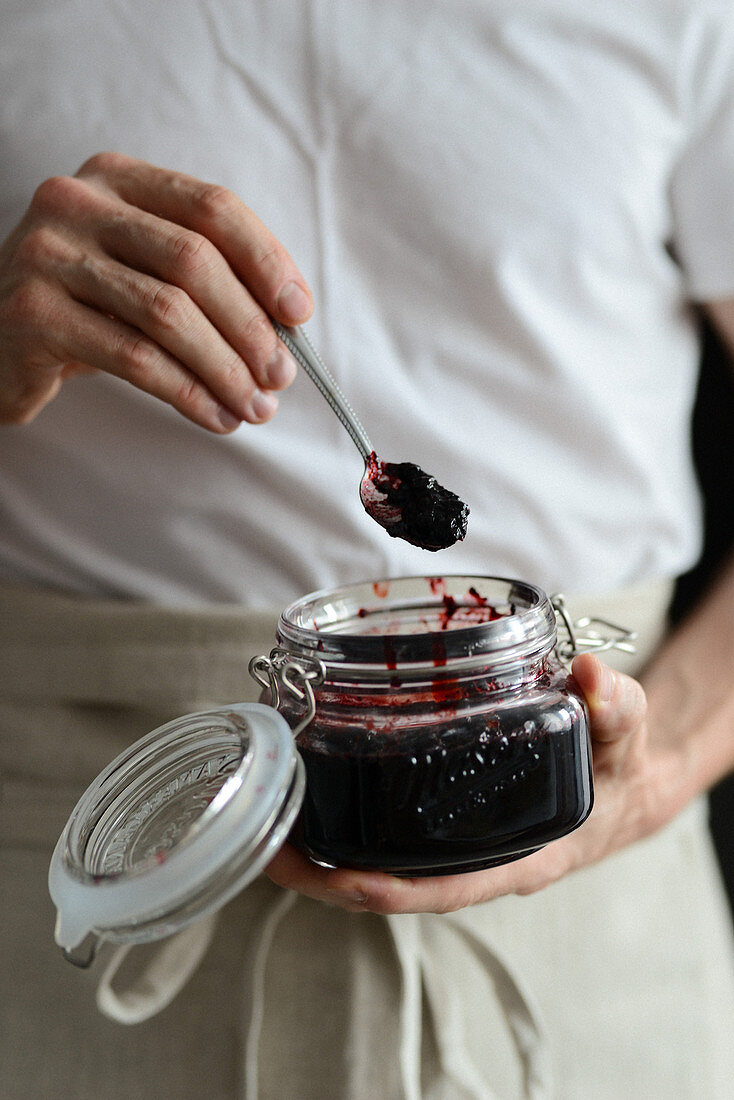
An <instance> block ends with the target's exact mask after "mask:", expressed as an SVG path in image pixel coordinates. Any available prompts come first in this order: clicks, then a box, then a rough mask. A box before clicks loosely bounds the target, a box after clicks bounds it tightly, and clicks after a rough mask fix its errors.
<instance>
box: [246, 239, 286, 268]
mask: <svg viewBox="0 0 734 1100" xmlns="http://www.w3.org/2000/svg"><path fill="white" fill-rule="evenodd" d="M254 259H255V263H256V264H257V266H258V267H259V268H262V269H263V270H269V271H279V270H280V269H281V268H284V267H285V266H286V263H287V260H288V254H287V253H286V250H285V248H283V246H282V245H281V244H278V242H277V241H273V242H271V243H269V244H268V245H264V246H263V247H262V248H261V249H260V250H259V251H258V252H257V253H256V254H255V257H254Z"/></svg>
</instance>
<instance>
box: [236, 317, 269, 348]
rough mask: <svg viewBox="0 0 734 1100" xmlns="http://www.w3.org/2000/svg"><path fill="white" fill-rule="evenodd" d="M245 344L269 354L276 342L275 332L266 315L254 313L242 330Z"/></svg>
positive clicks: (245, 322)
mask: <svg viewBox="0 0 734 1100" xmlns="http://www.w3.org/2000/svg"><path fill="white" fill-rule="evenodd" d="M241 337H242V341H243V343H244V344H246V345H247V347H249V348H252V349H253V350H256V351H259V352H261V353H262V354H265V353H267V354H269V353H270V352H271V351H272V350H273V348H274V346H275V342H276V338H275V330H274V329H273V326H272V325H271V323H270V321H268V319H267V317H266V316H265V314H264V313H260V312H258V313H252V314H250V316H249V317H248V318H247V320H246V321H244V323H243V325H242V329H241Z"/></svg>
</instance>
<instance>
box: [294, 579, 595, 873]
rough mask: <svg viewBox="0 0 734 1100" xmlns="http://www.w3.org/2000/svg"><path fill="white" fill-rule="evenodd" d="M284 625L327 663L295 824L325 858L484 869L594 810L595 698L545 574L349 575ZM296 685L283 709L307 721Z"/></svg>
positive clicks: (304, 750) (300, 838) (397, 866)
mask: <svg viewBox="0 0 734 1100" xmlns="http://www.w3.org/2000/svg"><path fill="white" fill-rule="evenodd" d="M277 640H278V646H279V648H278V650H276V651H274V653H277V654H278V655H279V657H280V659H281V661H283V660H285V662H286V664H287V663H288V662H290V661H292V662H295V663H296V665H299V664H300V667H301V668H313V667H318V668H319V670H320V674H322V675H323V679H322V681H321V682H320V683H318V684H317V685H316V686H313V687H312V688H310V689H309V690H312V691H313V705H314V707H315V710H314V714H313V718H312V720H311V721H310V722H309V723H308V724H307V725H306V726H305V727H304V728H302V729H300V731H299V732H298V733H297V735H296V743H297V747H298V751H299V753H300V756H301V758H302V759H303V761H304V763H305V766H306V794H305V800H304V803H303V806H302V809H301V812H300V815H299V818H298V821H297V823H296V827H295V829H294V831H293V833H292V835H291V840H292V841H293V842H294V843H295V844H296V845H297V846H299V847H300V848H302V849H303V850H304V851H305V852H306V853H307V854H308V855H309V856H310V857H311V858H312V859H314V860H315V861H316V862H318V863H322V864H326V865H329V866H345V867H363V868H372V869H380V870H385V871H388V872H390V873H392V874H397V875H411V876H419V875H435V874H453V873H457V872H462V871H472V870H478V869H480V868H482V867H491V866H493V865H496V864H500V863H507V862H509V861H511V860H514V859H518V858H520V857H521V856H524V855H528V854H529V853H531V852H533V851H536V850H537V849H539V848H541V847H543V846H544V845H545V844H547V843H549V842H550V841H552V840H555V839H557V838H558V837H561V836H563V835H564V834H566V833H568V832H570V831H571V830H573V829H575V828H576V827H577V826H579V825H580V824H581V823H582V822H583V821H584V820H585V819H586V817H587V816H588V814H589V812H590V811H591V807H592V802H593V786H592V772H591V758H590V748H589V735H588V724H587V716H586V710H585V706H584V703H583V701H582V699H581V697H580V694H579V693H578V690H577V689H576V688H575V685H574V682H573V679H572V678H571V677H570V675H569V673H568V672H567V670H566V669H565V668H564V666H563V665H562V664H561V662H560V661H559V660H558V658H557V657H556V655H555V651H554V649H555V644H556V618H555V612H554V609H553V606H552V604H551V601H550V599H549V598H548V596H547V595H546V594H545V593H544V592H543V591H542V590H541V589H539V588H536V587H535V586H533V585H530V584H526V583H524V582H522V581H515V580H509V579H505V578H498V577H471V576H446V577H440V578H439V577H404V578H398V579H394V580H390V581H378V582H374V583H364V584H357V585H351V586H347V587H343V588H339V589H334V590H331V591H323V592H319V593H316V594H314V595H310V596H306V597H304V598H303V599H302V600H299V601H297V602H296V603H294V604H292V605H291V606H290V607H288V608H287V609H286V610H285V611H284V612H283V614H282V615H281V617H280V622H279V625H278V632H277ZM287 686H289V684H288V680H287V678H286V682H285V685H283V690H279V691H278V693H277V694H278V699H279V703H280V707H279V709H280V710H281V713H283V714H284V716H285V717H286V719H287V720H288V721H289V723H290V724H291V725H292V726H293V727H297V726H298V725H299V718H300V717H301V715H302V711H303V704H302V702H301V701H300V700H299V699H297V698H295V697H294V694H293V693H292V692H290V691H288V690H285V688H286V687H287ZM300 724H301V725H302V723H300Z"/></svg>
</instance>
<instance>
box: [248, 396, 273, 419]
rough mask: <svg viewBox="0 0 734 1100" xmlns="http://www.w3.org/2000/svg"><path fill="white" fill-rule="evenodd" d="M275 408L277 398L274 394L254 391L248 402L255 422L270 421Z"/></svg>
mask: <svg viewBox="0 0 734 1100" xmlns="http://www.w3.org/2000/svg"><path fill="white" fill-rule="evenodd" d="M277 408H278V398H277V397H275V396H274V394H272V393H264V392H263V391H262V390H255V393H254V394H253V396H252V400H251V401H250V410H251V412H252V416H253V418H254V419H255V420H270V417H271V416H272V415H273V413H274V412H275V410H276V409H277Z"/></svg>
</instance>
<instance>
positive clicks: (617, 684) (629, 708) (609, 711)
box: [571, 653, 647, 742]
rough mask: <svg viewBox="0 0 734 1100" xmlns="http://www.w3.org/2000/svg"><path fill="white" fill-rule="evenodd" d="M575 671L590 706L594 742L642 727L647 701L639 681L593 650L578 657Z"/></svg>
mask: <svg viewBox="0 0 734 1100" xmlns="http://www.w3.org/2000/svg"><path fill="white" fill-rule="evenodd" d="M571 671H572V673H573V676H574V679H575V680H576V683H577V684H578V686H579V687H580V688H581V691H582V693H583V695H584V698H585V699H586V704H587V706H588V708H589V718H590V721H591V736H592V739H593V740H594V741H602V742H614V741H620V740H622V739H623V738H625V737H628V736H630V734H632V733H635V732H636V731H638V730H639V729H640V727H641V726H642V724H643V723H644V721H645V716H646V713H647V700H646V697H645V692H644V691H643V688H642V685H641V684H639V683H638V682H637V680H633V679H632V677H631V676H627V675H625V673H623V672H616V671H615V670H614V669H611V668H609V666H608V665H605V664H603V663H602V661H600V660H599V658H598V657H595V656H594V654H593V653H583V654H581V655H580V656H578V657H576V659H575V660H574V662H573V664H572V666H571Z"/></svg>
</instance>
